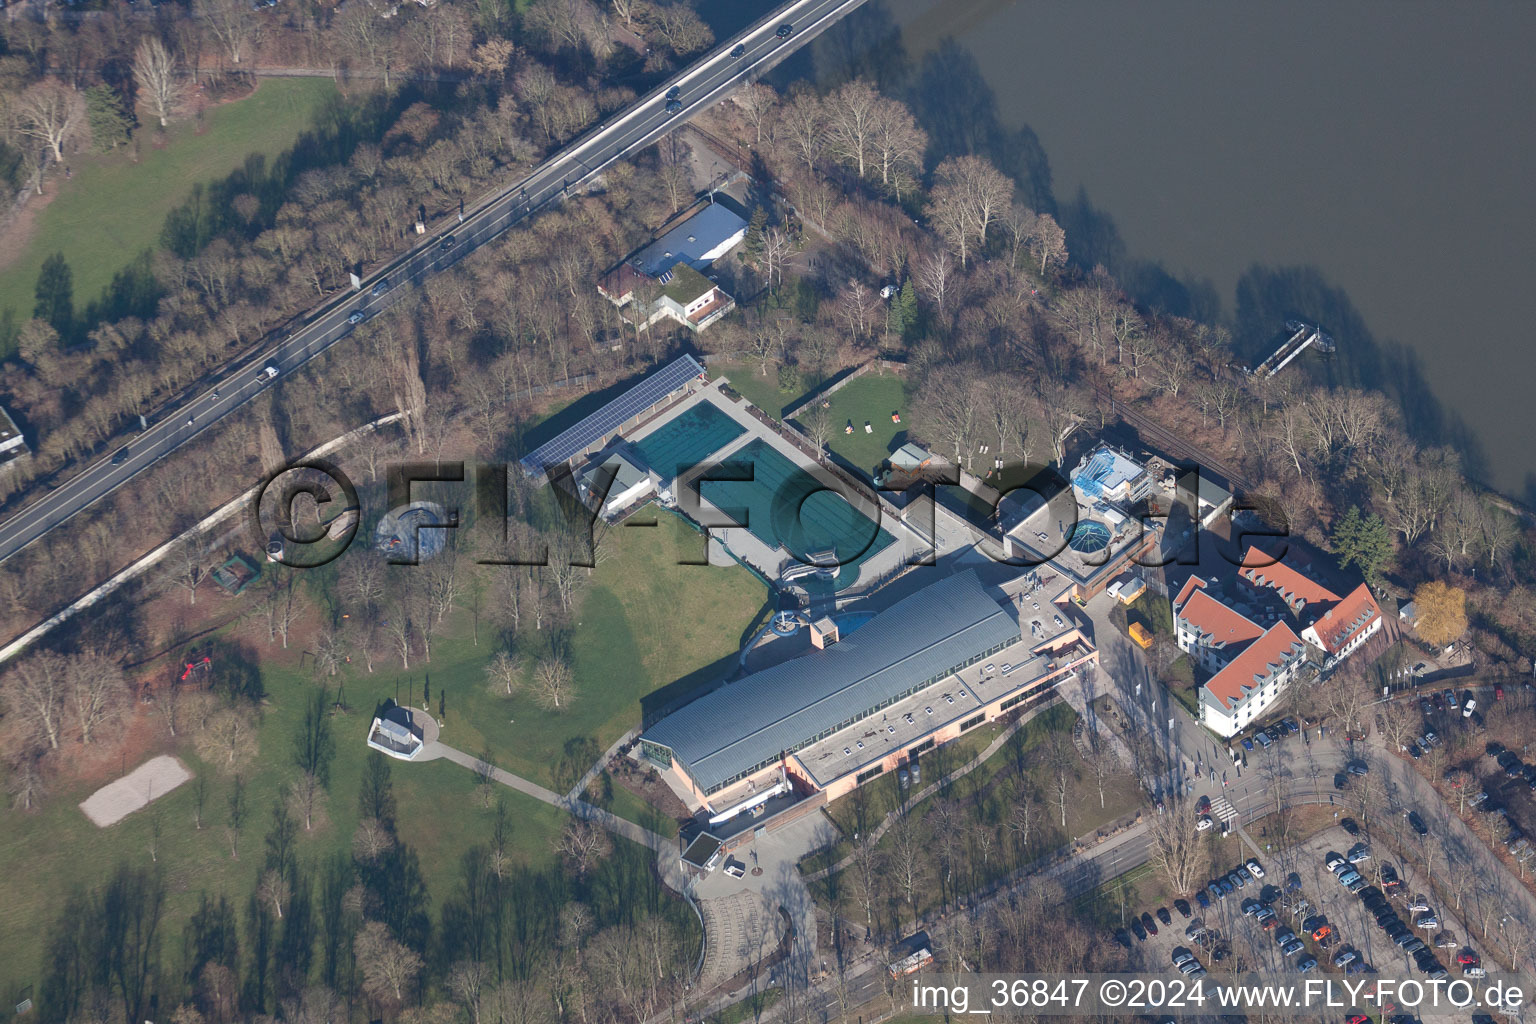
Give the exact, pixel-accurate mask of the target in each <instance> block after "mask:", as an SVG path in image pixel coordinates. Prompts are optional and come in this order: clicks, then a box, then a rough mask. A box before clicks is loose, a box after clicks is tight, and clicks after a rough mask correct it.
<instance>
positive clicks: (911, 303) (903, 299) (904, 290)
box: [895, 277, 921, 341]
mask: <svg viewBox="0 0 1536 1024" xmlns="http://www.w3.org/2000/svg"><path fill="white" fill-rule="evenodd" d="M895 305H896V306H897V307H899V308H900V310H901V336H902V338H903V339H904V340H906V341H911V340H912V339H913V338H915V337H917V335H918V331H919V323H918V318H919V316H920V315H921V313H920V311H919V310H918V308H917V289H915V288H913V287H912V279H911V278H910V277H909V278H907V280H906V282H905V283H903V284H902V286H901V291H900V292H899V293H898V294H897V296H896V302H895Z"/></svg>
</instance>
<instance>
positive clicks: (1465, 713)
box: [1461, 700, 1477, 718]
mask: <svg viewBox="0 0 1536 1024" xmlns="http://www.w3.org/2000/svg"><path fill="white" fill-rule="evenodd" d="M1476 710H1477V701H1476V700H1469V701H1467V706H1466V707H1464V708H1462V709H1461V717H1462V718H1471V717H1472V712H1474V711H1476Z"/></svg>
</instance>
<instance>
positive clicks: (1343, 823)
mask: <svg viewBox="0 0 1536 1024" xmlns="http://www.w3.org/2000/svg"><path fill="white" fill-rule="evenodd" d="M1339 828H1342V829H1343V830H1344V831H1345V832H1348V833H1349V834H1350V835H1352V836H1357V835H1359V834H1360V826H1359V825H1358V824H1356V823H1355V819H1354V818H1340V819H1339Z"/></svg>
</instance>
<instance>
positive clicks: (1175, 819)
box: [1146, 800, 1210, 896]
mask: <svg viewBox="0 0 1536 1024" xmlns="http://www.w3.org/2000/svg"><path fill="white" fill-rule="evenodd" d="M1165 808H1166V809H1165V810H1164V811H1163V813H1162V814H1152V815H1149V816H1148V817H1147V819H1146V821H1147V838H1148V840H1149V847H1148V851H1147V852H1148V854H1149V855H1150V860H1151V862H1152V864H1153V865H1154V866H1155V867H1156V868H1157V870H1158V871H1159V872H1160V873H1161V874H1162V876H1163V878H1164V880H1165V881H1166V882H1167V883H1168V887H1169V888H1170V889H1171V890H1173V892H1175V893H1177V894H1178V895H1180V896H1188V895H1189V894H1190V893H1192V892H1194V891H1195V887H1196V886H1198V885H1199V884H1200V881H1199V880H1200V879H1201V878H1202V877H1203V876H1204V874H1205V872H1206V870H1207V868H1208V867H1209V863H1210V856H1209V853H1208V851H1207V849H1206V844H1205V843H1204V842H1202V837H1201V834H1200V833H1199V832H1197V831H1195V814H1194V811H1193V808H1192V807H1191V806H1187V805H1185V803H1184V802H1183V801H1182V800H1175V801H1171V802H1169V803H1168V804H1166V805H1165Z"/></svg>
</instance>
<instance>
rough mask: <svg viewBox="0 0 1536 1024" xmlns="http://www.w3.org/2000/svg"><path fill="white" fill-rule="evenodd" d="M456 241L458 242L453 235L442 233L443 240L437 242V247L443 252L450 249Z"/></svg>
mask: <svg viewBox="0 0 1536 1024" xmlns="http://www.w3.org/2000/svg"><path fill="white" fill-rule="evenodd" d="M458 243H459V240H458V239H457V238H455V237H453V236H452V235H444V236H443V240H442V241H441V242H438V243H437V247H438V248H439V249H441V250H442V251H443V252H447V251H448V250H449V249H452V248H453V247H454V246H455V245H457V244H458Z"/></svg>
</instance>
